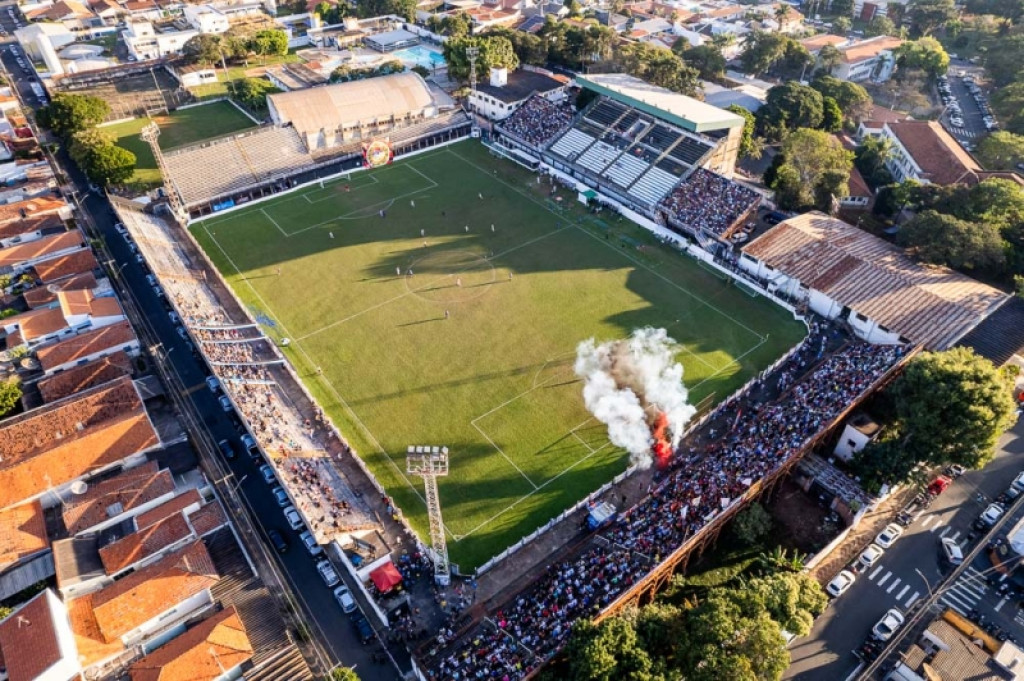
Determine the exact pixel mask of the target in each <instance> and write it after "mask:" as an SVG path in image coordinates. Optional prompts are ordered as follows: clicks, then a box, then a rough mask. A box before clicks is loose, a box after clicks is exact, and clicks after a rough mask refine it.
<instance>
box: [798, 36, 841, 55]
mask: <svg viewBox="0 0 1024 681" xmlns="http://www.w3.org/2000/svg"><path fill="white" fill-rule="evenodd" d="M847 40H848V38H844V37H843V36H841V35H832V34H831V33H821V34H819V35H812V36H811V37H810V38H804V39H803V40H801V41H800V44H801V45H803V46H804V47H806V48H807V51H808V52H817V51H819V50H820V49H821V48H823V47H825V46H826V45H842V44H843V43H845V42H846V41H847Z"/></svg>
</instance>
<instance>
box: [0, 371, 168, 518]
mask: <svg viewBox="0 0 1024 681" xmlns="http://www.w3.org/2000/svg"><path fill="white" fill-rule="evenodd" d="M159 442H160V439H159V437H158V436H157V434H156V431H155V430H154V429H153V425H152V423H150V421H149V417H148V415H147V414H146V408H145V407H144V406H143V404H142V399H141V398H140V397H139V393H138V390H137V389H136V388H135V384H134V383H132V381H131V379H130V378H128V377H124V378H121V379H118V380H115V381H111V382H109V383H106V384H104V385H102V386H98V387H96V388H91V389H90V390H87V391H85V392H84V393H79V394H77V395H73V396H71V397H69V398H66V399H64V400H60V401H58V402H54V403H52V404H48V405H45V406H43V407H40V408H38V409H34V410H32V411H29V412H25V413H24V414H20V415H18V416H14V417H11V418H8V419H7V420H6V421H3V422H0V452H3V458H2V459H0V508H4V507H7V506H10V505H12V504H16V503H18V502H19V501H22V500H24V499H28V498H31V497H33V496H36V495H38V494H40V493H42V492H43V491H45V490H46V489H49V488H51V487H56V486H58V485H62V484H64V483H66V482H70V481H71V480H75V479H77V478H79V477H81V476H83V475H85V474H87V473H89V472H91V471H94V470H96V469H99V468H102V467H105V466H107V465H110V464H113V463H116V462H117V461H120V460H121V459H124V458H125V457H127V456H130V455H132V454H135V453H137V452H140V451H144V450H146V449H149V448H151V447H154V446H156V445H157V444H159Z"/></svg>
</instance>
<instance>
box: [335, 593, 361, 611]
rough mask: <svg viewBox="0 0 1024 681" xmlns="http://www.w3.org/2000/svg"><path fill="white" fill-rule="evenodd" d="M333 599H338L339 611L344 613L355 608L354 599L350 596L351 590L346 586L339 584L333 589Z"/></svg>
mask: <svg viewBox="0 0 1024 681" xmlns="http://www.w3.org/2000/svg"><path fill="white" fill-rule="evenodd" d="M334 600H336V601H338V605H340V606H341V611H342V612H344V613H350V612H352V611H353V610H355V609H356V599H354V598H352V592H351V591H349V590H348V587H347V586H339V587H338V588H337V589H335V590H334Z"/></svg>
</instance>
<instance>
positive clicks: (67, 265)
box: [32, 248, 100, 284]
mask: <svg viewBox="0 0 1024 681" xmlns="http://www.w3.org/2000/svg"><path fill="white" fill-rule="evenodd" d="M99 267H100V264H99V263H98V262H96V256H95V255H93V254H92V250H90V249H88V248H83V249H82V250H80V251H75V252H73V253H69V254H67V255H62V256H60V257H57V258H50V259H49V260H44V261H43V262H37V263H36V264H35V265H33V266H32V269H33V270H35V272H36V277H37V278H38V279H39V281H41V282H43V283H44V284H48V283H50V282H53V281H57V280H58V279H63V278H64V277H66V276H69V275H72V274H79V273H81V272H92V271H93V270H98V269H99Z"/></svg>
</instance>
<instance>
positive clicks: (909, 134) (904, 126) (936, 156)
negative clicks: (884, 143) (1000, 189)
mask: <svg viewBox="0 0 1024 681" xmlns="http://www.w3.org/2000/svg"><path fill="white" fill-rule="evenodd" d="M886 126H887V127H888V128H889V130H890V131H891V132H892V134H893V136H894V137H896V139H898V140H899V141H900V144H902V145H903V147H904V148H905V149H906V150H907V153H909V154H910V155H911V156H912V157H913V159H914V162H915V163H916V164H917V165H918V166H919V167H920V168H921V171H922V172H923V173H924V179H926V180H928V181H929V182H931V183H932V184H939V185H949V184H971V185H973V184H977V183H978V181H979V180H978V172H980V171H981V166H980V165H978V162H977V161H975V160H974V159H973V158H972V157H971V155H970V154H968V153H967V152H966V151H965V150H964V148H963V147H961V146H960V144H959V143H958V142H957V141H956V140H955V139H953V136H952V135H950V134H949V133H948V132H946V129H945V128H943V127H942V126H941V125H940V124H939V123H937V122H936V121H911V120H906V121H896V122H893V123H886Z"/></svg>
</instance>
